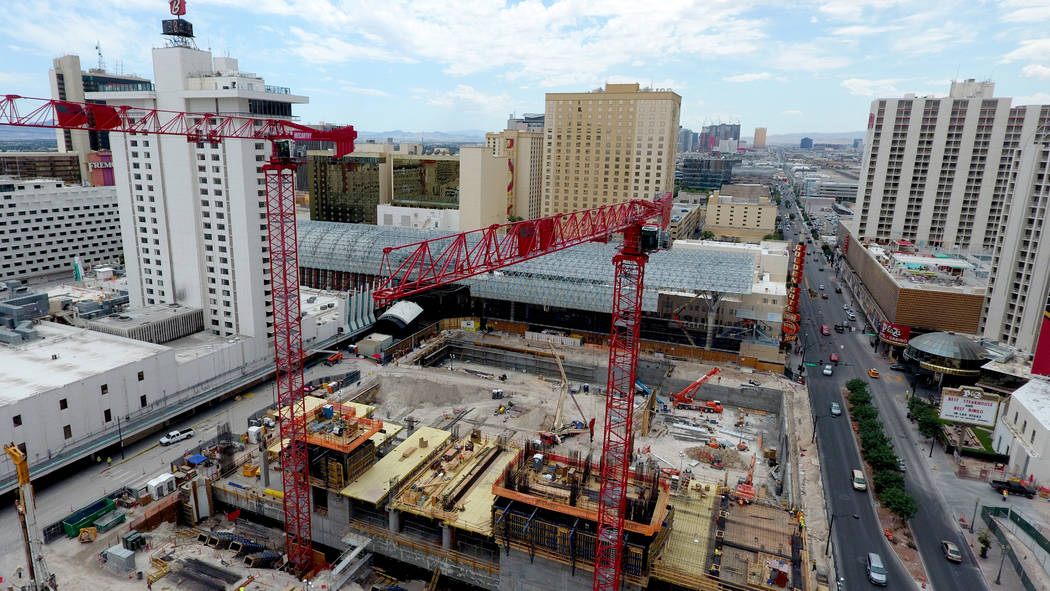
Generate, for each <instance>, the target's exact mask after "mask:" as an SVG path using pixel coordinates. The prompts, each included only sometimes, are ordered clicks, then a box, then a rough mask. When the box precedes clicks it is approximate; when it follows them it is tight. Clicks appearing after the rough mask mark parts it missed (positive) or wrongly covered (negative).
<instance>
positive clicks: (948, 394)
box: [940, 386, 1001, 427]
mask: <svg viewBox="0 0 1050 591" xmlns="http://www.w3.org/2000/svg"><path fill="white" fill-rule="evenodd" d="M1000 400H1001V399H1000V397H999V396H998V395H996V394H992V393H989V392H985V391H984V390H983V389H981V388H976V387H973V386H963V387H961V388H944V389H943V390H942V391H941V410H940V417H941V418H942V419H944V420H946V421H953V422H956V423H968V424H971V425H980V426H982V427H994V426H995V420H996V418H998V416H999V404H1000Z"/></svg>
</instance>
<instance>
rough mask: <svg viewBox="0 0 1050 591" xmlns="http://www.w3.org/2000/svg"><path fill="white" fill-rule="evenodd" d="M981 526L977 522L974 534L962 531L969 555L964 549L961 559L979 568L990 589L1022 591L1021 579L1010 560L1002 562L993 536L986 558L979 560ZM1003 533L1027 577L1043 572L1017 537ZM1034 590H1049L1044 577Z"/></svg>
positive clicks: (980, 522) (999, 548)
mask: <svg viewBox="0 0 1050 591" xmlns="http://www.w3.org/2000/svg"><path fill="white" fill-rule="evenodd" d="M978 519H980V518H978ZM983 526H984V521H979V522H978V525H977V527H976V528H974V533H972V534H971V533H970V530H969V529H964V530H962V531H963V538H964V539H965V540H966V543H967V545H969V547H970V553H969V556H968V557H967V554H966V549H965V548H963V549H962V551H963V556H964V558H963V559H964V560H973V561H974V563H975V564H977V565H978V566H979V567H980V568H981V573H982V574H983V575H984V579H985V581H987V582H988V586H989V587H990V588H992V589H1004V590H1007V589H1009V590H1010V591H1015V590H1016V591H1023V590H1024V585H1023V584H1022V583H1021V578H1020V577H1019V576H1018V575H1017V571H1015V570H1014V565H1013V563H1012V562H1010V558H1009V557H1007V558H1006V559H1005V561H1003V551H1002V549H1001V547H1000V546H999V543H998V541H997V540H996V539H995V536H992V545H991V546H989V547H988V558H980V552H981V544H980V543H979V542H978V541H977V534H978V533H979V532H980V531H981V530H982V529H986V528H984V527H983ZM1005 533H1006V537H1007V539H1008V540H1009V542H1010V545H1011V547H1013V549H1014V552H1015V554H1016V555H1017V557H1018V558H1019V559H1021V563H1022V564H1023V565H1024V566H1025V570H1026V572H1028V573H1029V577H1031V576H1032V573H1041V572H1043V570H1042V567H1041V566H1040V565H1039V564H1037V563H1035V561H1033V560H1032V558H1031V555H1030V554H1031V553H1030V552H1027V551H1026V550H1027V549H1026V548H1025V547H1024V545H1023V544H1022V543H1021V541H1020V540H1018V539H1017V537H1016V536H1014V535H1013V534H1011V533H1010V532H1009V531H1007V532H1005ZM1000 564H1002V566H1003V570H1002V575H1001V576H1000V579H999V584H998V585H996V584H995V578H996V575H998V574H999V565H1000ZM1033 580H1036V581H1039V579H1035V578H1034V577H1033ZM1040 583H1041V584H1042V586H1039V585H1040ZM1036 589H1038V590H1039V591H1047V590H1050V587H1048V586H1047V584H1046V581H1045V577H1044V580H1042V581H1040V582H1039V583H1036Z"/></svg>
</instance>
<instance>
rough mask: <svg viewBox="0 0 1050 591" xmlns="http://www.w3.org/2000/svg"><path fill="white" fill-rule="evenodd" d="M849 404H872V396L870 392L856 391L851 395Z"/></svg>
mask: <svg viewBox="0 0 1050 591" xmlns="http://www.w3.org/2000/svg"><path fill="white" fill-rule="evenodd" d="M849 402H850V404H852V405H853V406H858V405H863V404H871V394H868V390H867V389H864V390H856V391H854V392H852V393H850V395H849Z"/></svg>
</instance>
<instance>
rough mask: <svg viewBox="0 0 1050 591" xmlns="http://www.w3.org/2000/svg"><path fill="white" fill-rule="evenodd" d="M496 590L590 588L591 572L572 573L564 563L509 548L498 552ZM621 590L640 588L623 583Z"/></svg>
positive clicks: (560, 590) (592, 578) (575, 589)
mask: <svg viewBox="0 0 1050 591" xmlns="http://www.w3.org/2000/svg"><path fill="white" fill-rule="evenodd" d="M499 571H500V578H499V591H577V590H579V589H587V588H590V587H591V585H592V583H593V580H594V575H593V573H592V572H591V571H589V570H586V569H582V568H577V569H576V576H572V568H571V567H570V566H569V565H567V564H561V563H559V562H554V561H553V560H547V559H546V558H542V557H538V556H537V557H536V559H535V560H529V555H528V554H527V553H525V552H522V551H520V550H515V549H514V548H511V550H510V554H507V552H506V551H502V552H500V555H499ZM622 589H624V590H625V591H641V587H637V586H635V585H631V584H629V583H624V584H623V587H622Z"/></svg>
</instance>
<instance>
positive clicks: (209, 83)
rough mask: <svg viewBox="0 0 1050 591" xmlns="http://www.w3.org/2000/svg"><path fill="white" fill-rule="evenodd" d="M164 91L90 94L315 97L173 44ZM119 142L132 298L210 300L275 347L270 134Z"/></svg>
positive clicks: (162, 72)
mask: <svg viewBox="0 0 1050 591" xmlns="http://www.w3.org/2000/svg"><path fill="white" fill-rule="evenodd" d="M153 69H154V78H155V85H156V87H155V90H152V91H145V92H144V91H126V92H119V91H118V92H94V93H87V98H88V99H97V100H104V101H106V102H108V103H110V104H123V105H131V106H141V107H146V108H158V109H165V110H171V111H183V112H195V113H219V114H234V113H236V114H246V115H252V116H257V117H290V116H291V114H292V105H293V104H296V103H306V102H307V100H308V99H307V98H306V97H304V96H298V95H293V94H290V93H289V91H288V89H287V88H279V87H272V86H268V85H267V84H266V83H265V82H264V81H263V79H262V78H260V77H258V76H256V75H254V74H249V73H246V72H241V71H240V70H239V69H238V67H237V60H236V59H233V58H228V57H212V54H211V52H208V51H202V50H199V49H196V48H191V47H185V46H175V47H163V48H157V49H154V50H153ZM113 138H114V139H113V140H112V142H111V144H112V149H113V164H114V172H115V176H116V184H117V188H118V193H119V201H120V217H121V226H122V234H123V241H124V253H125V260H126V265H127V273H128V290H129V295H130V299H131V304H132V306H142V305H150V304H162V303H175V302H178V303H180V304H184V305H187V306H192V307H199V308H202V309H203V310H204V326H205V329H206V330H208V331H210V332H212V333H214V334H217V335H221V336H231V337H232V336H241V337H248V338H252V339H254V340H255V341H256V342H257V343H258V347H259V349H258V351H257V353H258V354H260V355H262V354H268V353H269V352H270V347H269V346H268V345H267V340H266V337H268V336H272V333H273V328H272V327H273V311H272V308H271V306H270V304H269V301H270V293H271V292H270V290H271V282H270V264H269V263H270V255H269V254H268V250H269V245H268V240H267V236H268V234H267V226H266V199H265V186H264V182H263V172H262V167H263V165H264V164H265V163H266V161H267V160H268V158H269V154H270V150H271V146H270V143H269V142H265V141H250V140H226V141H223V142H220V143H216V144H212V143H207V142H203V143H192V142H187V141H186V138H184V137H181V136H156V135H131V134H114V136H113Z"/></svg>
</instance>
